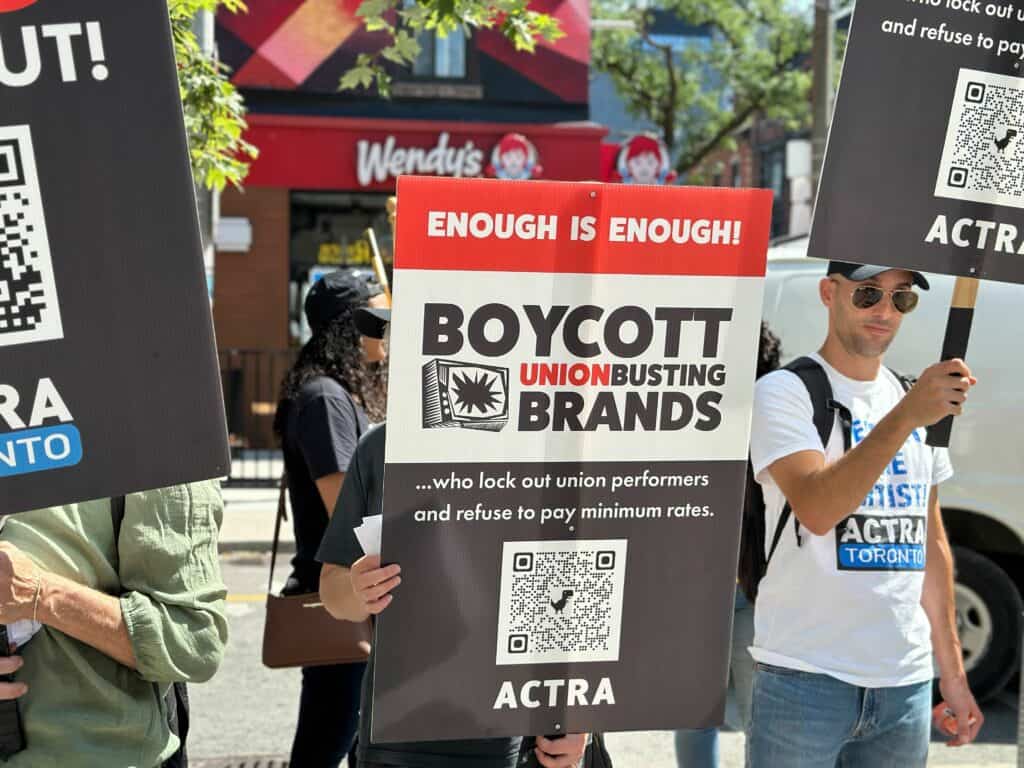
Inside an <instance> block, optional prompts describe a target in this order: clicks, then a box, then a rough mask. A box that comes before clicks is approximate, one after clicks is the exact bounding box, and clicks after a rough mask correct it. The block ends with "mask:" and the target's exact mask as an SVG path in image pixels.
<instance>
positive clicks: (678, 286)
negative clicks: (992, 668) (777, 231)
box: [372, 177, 771, 742]
mask: <svg viewBox="0 0 1024 768" xmlns="http://www.w3.org/2000/svg"><path fill="white" fill-rule="evenodd" d="M770 208H771V194H770V192H765V191H758V190H723V189H689V188H680V187H660V188H659V187H639V186H636V187H633V186H623V185H598V184H585V183H579V184H573V183H565V184H563V183H553V182H539V181H533V182H502V181H486V180H465V179H462V180H456V179H429V178H418V177H403V178H401V179H400V180H399V184H398V217H397V233H396V234H397V241H396V255H395V287H394V299H395V308H394V315H393V322H392V329H391V368H390V391H389V402H388V428H387V429H388V437H387V446H386V460H387V468H386V475H385V487H384V500H383V510H384V532H383V557H384V559H385V561H388V562H397V563H399V564H400V565H401V566H402V576H403V583H402V586H401V588H400V589H399V590H397V591H396V593H395V599H394V602H393V603H392V605H391V606H389V608H388V610H387V611H385V612H384V614H383V615H382V616H381V617H380V621H379V623H378V627H377V638H376V644H375V648H376V671H375V677H374V702H373V714H372V730H373V740H374V741H375V742H390V741H417V740H438V739H458V738H485V737H493V736H512V735H521V734H552V733H566V732H586V731H594V730H598V731H611V730H637V729H663V728H677V727H701V726H707V725H713V724H716V723H720V722H721V719H722V715H723V702H724V688H725V680H726V672H727V665H728V648H729V641H728V639H729V628H730V621H731V614H732V601H733V597H732V596H733V590H734V585H735V579H736V553H737V547H738V541H739V512H740V507H741V504H742V497H743V489H744V478H745V471H746V457H747V444H748V439H749V421H750V407H751V402H752V397H753V384H754V371H755V364H756V357H757V343H758V336H759V329H760V321H761V301H762V291H763V278H764V271H765V254H766V250H767V244H768V232H769V219H770ZM692 616H700V617H701V621H700V623H699V626H693V622H691V621H690V620H689V617H692ZM432 713H433V714H432ZM454 713H457V715H456V714H454ZM435 714H436V716H434V715H435Z"/></svg>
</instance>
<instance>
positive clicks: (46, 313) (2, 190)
mask: <svg viewBox="0 0 1024 768" xmlns="http://www.w3.org/2000/svg"><path fill="white" fill-rule="evenodd" d="M63 336H64V331H63V328H62V326H61V319H60V307H59V306H58V304H57V286H56V283H55V282H54V276H53V262H52V261H51V259H50V243H49V239H48V238H47V234H46V219H45V217H44V216H43V199H42V195H41V194H40V192H39V177H38V175H37V173H36V162H35V155H34V153H33V150H32V135H31V133H30V131H29V127H28V126H27V125H15V126H8V127H4V126H0V347H5V346H12V345H14V344H28V343H31V342H38V341H51V340H53V339H60V338H63Z"/></svg>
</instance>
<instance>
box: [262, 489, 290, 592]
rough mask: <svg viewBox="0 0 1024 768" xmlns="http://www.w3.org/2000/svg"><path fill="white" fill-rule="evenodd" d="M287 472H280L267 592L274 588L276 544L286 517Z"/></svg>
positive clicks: (279, 538) (279, 539)
mask: <svg viewBox="0 0 1024 768" xmlns="http://www.w3.org/2000/svg"><path fill="white" fill-rule="evenodd" d="M287 496H288V472H287V471H285V472H282V473H281V491H280V493H279V495H278V497H277V521H276V522H275V523H274V545H273V547H272V548H271V550H270V581H268V582H267V594H268V595H269V594H270V593H271V591H272V590H273V588H274V568H275V566H276V565H277V546H278V544H279V542H280V541H281V521H282V520H287V519H288V498H287Z"/></svg>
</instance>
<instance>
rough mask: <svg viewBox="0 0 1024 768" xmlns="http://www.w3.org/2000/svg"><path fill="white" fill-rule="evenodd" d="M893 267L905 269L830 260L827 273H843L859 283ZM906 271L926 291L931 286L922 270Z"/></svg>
mask: <svg viewBox="0 0 1024 768" xmlns="http://www.w3.org/2000/svg"><path fill="white" fill-rule="evenodd" d="M891 269H903V267H878V266H874V265H871V264H853V263H851V262H849V261H830V262H829V263H828V272H826V273H825V274H828V275H842V276H843V277H845V278H846V279H847V280H853V281H854V282H855V283H859V282H861V281H863V280H870V279H871V278H872V277H878V276H879V275H880V274H882V273H883V272H888V271H889V270H891ZM906 271H907V272H909V273H910V274H911V275H912V276H913V280H914V285H916V286H918V287H919V288H921V289H922V290H924V291H927V290H928V289H929V288H931V286H930V285H929V284H928V278H926V277H925V276H924V275H922V274H921V273H920V272H915V271H914V270H912V269H908V270H906Z"/></svg>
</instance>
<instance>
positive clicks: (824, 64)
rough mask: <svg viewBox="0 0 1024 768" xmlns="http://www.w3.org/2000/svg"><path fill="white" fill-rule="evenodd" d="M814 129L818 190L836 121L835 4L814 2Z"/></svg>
mask: <svg viewBox="0 0 1024 768" xmlns="http://www.w3.org/2000/svg"><path fill="white" fill-rule="evenodd" d="M813 45H814V48H813V51H812V53H811V55H812V62H813V67H814V85H813V92H814V93H813V100H814V125H813V127H812V129H811V165H812V172H813V174H814V188H815V190H817V188H818V178H819V176H820V175H821V165H822V161H824V159H825V143H826V141H827V140H828V125H829V121H830V120H831V119H832V67H833V62H834V61H835V28H834V27H833V23H832V0H814V41H813Z"/></svg>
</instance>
